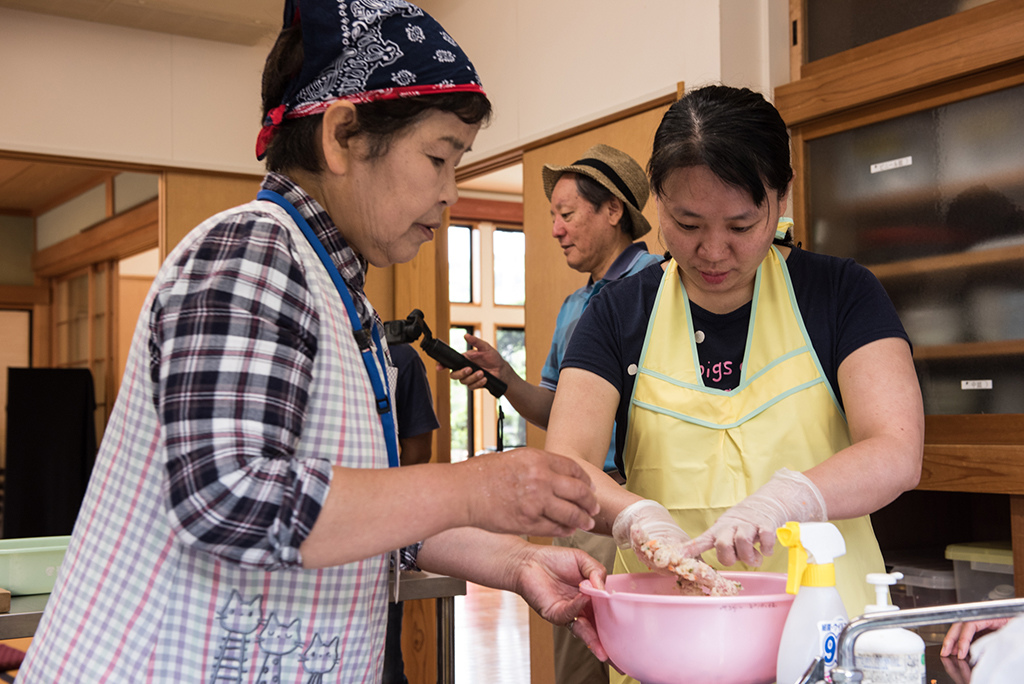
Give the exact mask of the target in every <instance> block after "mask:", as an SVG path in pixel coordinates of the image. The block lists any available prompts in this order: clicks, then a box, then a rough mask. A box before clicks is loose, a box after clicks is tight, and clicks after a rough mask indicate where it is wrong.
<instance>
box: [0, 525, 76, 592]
mask: <svg viewBox="0 0 1024 684" xmlns="http://www.w3.org/2000/svg"><path fill="white" fill-rule="evenodd" d="M70 539H71V537H70V536H62V537H27V538H24V539H0V587H2V588H4V589H7V590H8V591H10V592H11V595H12V596H23V595H26V594H48V593H50V592H51V591H52V590H53V584H54V582H56V580H57V568H59V567H60V564H61V561H62V560H64V552H65V551H67V549H68V540H70Z"/></svg>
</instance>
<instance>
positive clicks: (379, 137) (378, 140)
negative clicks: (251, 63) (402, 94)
mask: <svg viewBox="0 0 1024 684" xmlns="http://www.w3.org/2000/svg"><path fill="white" fill-rule="evenodd" d="M302 59H303V48H302V29H301V27H299V26H290V27H288V28H286V29H283V30H282V31H281V33H280V34H279V35H278V37H277V42H275V43H274V47H273V48H272V49H271V51H270V54H269V55H267V61H266V64H265V66H264V68H263V118H264V119H265V118H266V116H267V114H268V113H269V112H270V110H272V109H274V108H275V107H277V106H278V105H279V104H280V103H281V101H282V100H283V98H284V93H285V90H286V89H287V87H288V84H289V83H290V82H291V81H292V79H293V78H295V77H296V76H297V75H298V74H299V72H300V71H301V69H302ZM355 107H356V128H355V130H353V131H350V133H351V135H360V134H361V135H365V136H367V139H368V141H369V151H368V158H370V159H374V158H377V157H380V156H383V155H384V154H386V153H387V151H388V148H389V146H390V144H391V142H392V141H393V140H394V139H395V137H396V136H398V135H399V134H400V133H401V132H402V131H403V130H405V129H406V128H408V127H409V126H412V125H413V124H415V123H416V122H417V121H419V120H420V119H422V118H423V117H424V116H426V114H427V113H428V112H430V111H431V110H434V109H438V110H441V111H443V112H451V113H452V114H455V115H456V116H458V117H459V118H460V119H461V120H462V121H464V122H465V123H468V124H477V123H486V122H487V121H488V119H490V116H491V103H490V100H488V99H487V96H486V95H483V94H481V93H473V92H456V93H444V94H438V95H421V96H417V97H407V98H399V99H394V100H377V101H373V102H366V103H361V104H357V105H356V106H355ZM322 122H323V114H315V115H313V116H304V117H300V118H298V119H285V120H284V121H283V122H281V125H280V127H279V128H278V130H277V132H276V133H275V134H274V137H273V138H271V140H270V143H269V145H268V146H267V154H266V157H265V163H266V166H267V169H269V170H270V171H283V170H286V169H292V168H295V169H302V170H304V171H308V172H310V173H320V172H321V171H323V169H324V164H325V160H324V158H323V150H321V148H320V144H319V136H320V125H321V124H322Z"/></svg>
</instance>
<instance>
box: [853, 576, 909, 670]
mask: <svg viewBox="0 0 1024 684" xmlns="http://www.w3.org/2000/svg"><path fill="white" fill-rule="evenodd" d="M901 579H903V573H902V572H893V573H890V574H886V573H883V572H872V573H869V574H868V576H867V580H868V584H873V585H874V586H875V603H874V605H869V606H867V607H866V608H865V609H864V613H865V614H868V613H884V612H891V611H897V610H899V606H891V605H889V585H892V584H896V582H898V581H899V580H901ZM853 653H854V656H855V659H856V664H857V669H858V670H860V671H861V672H862V673H863V674H864V683H863V684H924V682H925V668H924V639H922V638H921V637H919V636H918V635H917V634H914V633H913V632H911V631H910V630H908V629H900V628H898V627H897V628H892V629H875V630H871V631H868V632H865V633H864V634H862V635H860V637H859V638H858V639H857V643H856V644H854V646H853Z"/></svg>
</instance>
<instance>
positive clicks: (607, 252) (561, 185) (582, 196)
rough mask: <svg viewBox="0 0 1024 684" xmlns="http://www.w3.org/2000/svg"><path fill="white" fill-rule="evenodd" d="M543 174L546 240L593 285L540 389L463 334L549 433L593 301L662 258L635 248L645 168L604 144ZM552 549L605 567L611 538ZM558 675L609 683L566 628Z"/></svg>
mask: <svg viewBox="0 0 1024 684" xmlns="http://www.w3.org/2000/svg"><path fill="white" fill-rule="evenodd" d="M543 174H544V193H545V194H546V195H547V196H548V199H549V200H551V218H552V226H551V235H552V237H554V238H555V239H556V240H557V241H558V244H559V246H560V247H561V248H562V252H563V253H564V254H565V261H566V263H567V264H569V267H570V268H572V269H574V270H576V271H579V272H581V273H586V274H588V275H589V276H590V279H589V280H588V281H587V284H586V285H584V286H583V287H581V288H580V289H578V290H576V291H575V292H573V293H572V294H571V295H569V296H568V297H567V298H566V299H565V302H563V304H562V308H561V309H560V310H559V312H558V318H557V320H556V323H555V332H554V335H553V337H552V340H551V350H550V351H549V352H548V358H547V361H546V363H545V364H544V368H543V369H542V370H541V381H540V384H539V385H531V384H530V383H528V382H527V381H526V380H525V379H523V378H521V377H519V375H518V374H517V373H516V372H515V370H513V369H512V366H510V365H509V364H508V362H507V361H505V360H504V359H503V358H502V357H501V355H500V354H498V352H497V350H495V349H494V348H493V347H491V345H489V344H487V343H486V342H484V341H483V340H481V339H479V338H477V337H474V336H473V335H466V341H467V342H468V343H469V344H470V345H471V346H472V347H473V348H474V349H473V350H471V351H468V352H466V357H467V358H469V359H471V360H472V361H473V362H475V363H476V364H478V365H479V366H480V367H481V368H483V369H485V370H487V371H488V372H490V373H492V374H493V375H495V376H497V377H499V378H501V379H502V380H503V381H504V382H505V383H506V384H507V385H508V390H507V392H506V394H505V396H506V397H508V400H509V403H511V404H512V407H513V408H515V409H516V411H518V412H519V414H520V415H522V416H523V417H524V418H526V419H527V420H529V421H530V422H531V423H534V424H535V425H538V426H540V427H543V428H546V427H547V424H548V415H549V414H550V412H551V402H552V401H553V400H554V396H555V388H556V387H557V385H558V369H559V366H560V365H561V362H562V356H563V355H564V354H565V350H566V347H568V345H569V339H570V337H572V333H573V330H574V329H575V328H576V323H577V321H579V319H580V316H582V315H583V310H584V309H586V307H587V304H588V303H589V302H590V299H591V298H592V297H593V296H594V295H595V294H597V293H598V292H599V291H600V290H601V288H602V287H604V285H605V284H607V283H608V282H610V281H612V280H618V279H620V278H625V277H626V276H629V275H632V274H634V273H637V272H639V271H641V270H643V269H644V268H646V267H647V266H650V265H651V264H655V263H659V262H660V261H661V258H660V257H657V256H655V255H653V254H649V253H648V252H647V246H646V245H645V244H644V243H642V242H634V240H636V239H637V238H640V237H642V236H643V235H646V234H647V233H648V232H649V231H650V230H651V224H650V223H648V222H647V219H646V218H644V215H643V214H642V213H641V211H642V210H643V208H644V205H645V204H646V203H647V197H648V195H649V194H650V188H649V185H648V183H647V176H646V175H645V174H644V171H643V169H642V168H641V167H640V165H639V164H637V162H636V161H635V160H634V159H633V158H632V157H630V156H629V155H628V154H626V153H625V152H622V151H620V150H617V149H615V148H614V147H610V146H608V145H594V146H593V147H591V148H590V149H589V150H587V151H586V152H585V153H584V154H583V157H582V158H581V159H579V160H577V161H575V162H573V163H572V164H570V165H568V166H554V165H551V164H546V165H545V166H544V170H543ZM452 378H454V379H456V380H460V381H461V382H462V383H463V384H465V385H467V386H469V387H470V388H472V389H480V388H481V387H483V386H484V384H485V379H484V375H483V373H482V372H480V371H475V372H473V371H472V369H471V368H465V369H462V370H459V371H455V372H453V373H452ZM614 457H615V445H614V444H611V445H610V446H609V450H608V456H607V458H606V460H605V470H606V471H607V472H609V473H610V474H612V475H613V477H617V478H621V475H620V473H619V472H618V470H617V469H616V466H615V461H614ZM555 543H556V544H558V545H561V546H572V547H576V548H581V549H583V550H585V551H586V552H587V553H589V554H590V555H591V556H593V557H594V558H596V559H597V560H599V561H601V562H602V563H604V564H605V566H606V567H607V568H609V569H611V567H612V566H613V564H614V562H615V542H614V541H613V540H612V539H611V538H610V537H605V536H599V535H593V534H590V533H589V532H582V531H577V532H576V533H575V534H574V535H572V536H571V537H565V538H558V539H556V540H555ZM555 676H556V681H557V682H558V684H577V683H579V684H583V683H586V682H595V681H607V678H608V668H607V665H606V664H604V663H602V662H600V661H599V660H598V659H597V658H595V657H594V656H593V654H592V653H590V651H589V650H588V649H587V647H586V645H585V644H584V643H583V642H582V641H579V640H576V639H573V638H572V634H571V633H570V632H569V630H567V629H564V628H561V627H556V628H555Z"/></svg>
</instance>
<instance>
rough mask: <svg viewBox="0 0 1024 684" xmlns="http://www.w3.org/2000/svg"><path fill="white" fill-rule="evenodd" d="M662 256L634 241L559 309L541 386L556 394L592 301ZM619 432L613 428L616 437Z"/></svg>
mask: <svg viewBox="0 0 1024 684" xmlns="http://www.w3.org/2000/svg"><path fill="white" fill-rule="evenodd" d="M662 260H663V258H662V257H660V256H656V255H654V254H650V253H649V252H648V251H647V245H646V244H645V243H643V242H634V243H633V244H631V245H630V246H629V247H627V248H626V249H625V250H623V252H622V254H620V255H619V256H618V257H617V258H616V259H615V261H614V262H612V265H611V266H610V267H609V268H608V272H607V273H605V275H604V278H601V280H598V281H597V282H596V283H595V282H594V281H593V280H589V281H588V282H587V284H586V285H584V286H583V287H581V288H580V289H578V290H576V291H575V292H573V293H572V294H571V295H569V296H568V297H566V298H565V301H564V302H562V308H561V309H559V310H558V318H557V319H556V320H555V332H554V334H553V335H552V336H551V350H550V351H549V352H548V359H547V361H546V362H545V363H544V368H543V369H542V370H541V372H540V386H541V387H543V388H545V389H549V390H551V391H552V392H554V391H555V388H556V387H557V386H558V369H559V368H560V367H561V365H562V357H564V356H565V350H566V349H567V348H568V346H569V339H570V338H572V333H573V331H574V330H575V329H576V323H578V322H579V320H580V316H582V315H583V311H584V309H586V308H587V305H588V304H589V303H590V299H591V298H592V297H593V296H594V295H596V294H597V293H598V292H600V290H601V288H603V287H604V286H605V285H606V284H608V283H609V282H611V281H613V280H621V279H622V278H625V277H627V276H631V275H633V274H634V273H638V272H640V271H642V270H643V269H645V268H647V267H648V266H650V265H651V264H656V263H661V261H662ZM614 433H615V430H614V428H613V429H612V434H613V435H614ZM604 469H605V470H615V469H616V468H615V440H614V439H612V443H611V445H610V446H609V449H608V456H607V458H605V462H604Z"/></svg>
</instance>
